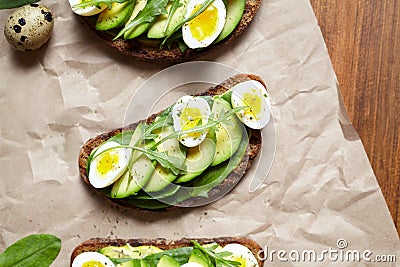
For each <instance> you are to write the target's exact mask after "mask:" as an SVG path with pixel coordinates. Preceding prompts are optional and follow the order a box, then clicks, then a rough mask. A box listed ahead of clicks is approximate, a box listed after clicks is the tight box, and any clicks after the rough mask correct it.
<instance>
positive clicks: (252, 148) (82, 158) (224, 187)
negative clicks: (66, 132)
mask: <svg viewBox="0 0 400 267" xmlns="http://www.w3.org/2000/svg"><path fill="white" fill-rule="evenodd" d="M247 80H256V81H259V82H260V83H262V84H263V85H264V86H265V84H264V81H263V80H262V79H261V78H260V77H258V76H256V75H253V74H239V75H236V76H234V77H231V78H229V79H227V80H225V81H224V82H222V83H221V84H219V85H216V86H214V87H211V88H210V89H208V90H207V91H205V92H203V93H201V94H198V95H203V96H206V95H208V96H214V95H221V94H223V93H225V92H226V91H228V90H229V89H230V88H232V87H233V86H234V85H236V84H238V83H240V82H243V81H247ZM161 112H162V111H160V112H159V113H156V114H153V115H151V116H150V117H149V118H148V119H147V120H145V122H146V123H151V122H152V121H153V120H154V119H155V118H156V116H157V115H159V114H160V113H161ZM141 122H144V121H139V122H136V123H133V124H130V125H128V126H126V127H125V128H118V129H115V130H112V131H110V132H107V133H103V134H100V135H98V136H96V137H94V138H92V139H90V140H88V141H87V142H86V143H85V144H84V145H83V146H82V148H81V150H80V152H79V158H78V165H79V172H80V174H81V178H82V180H83V181H84V182H85V183H86V184H87V185H88V186H89V187H90V188H91V189H92V190H94V191H96V192H97V190H96V189H95V188H94V187H93V186H92V185H91V184H90V182H89V179H88V177H87V175H86V166H87V160H88V157H89V155H90V154H91V152H92V151H93V149H95V148H96V147H98V146H99V145H101V144H102V143H103V142H105V141H106V140H108V139H110V138H111V137H113V136H115V135H117V134H119V133H121V132H123V131H127V130H134V129H135V128H136V126H137V125H138V124H139V123H141ZM249 137H250V139H249V144H248V147H247V151H246V153H245V156H244V157H243V158H242V160H241V162H240V164H239V166H238V167H237V168H236V169H235V170H234V171H233V172H231V173H230V174H229V175H228V177H226V178H225V180H224V181H223V182H222V183H221V184H220V185H218V186H216V187H215V188H213V189H212V190H211V191H210V192H209V194H208V195H209V198H208V200H210V199H211V200H212V199H217V198H218V197H219V196H220V195H221V194H222V193H227V192H228V191H230V190H231V189H232V188H233V186H234V185H236V184H237V183H238V182H239V181H240V179H241V178H242V176H243V175H244V173H245V172H246V171H247V170H248V169H249V168H250V167H251V166H252V164H253V162H254V160H255V158H256V156H257V155H258V153H259V151H260V150H261V145H262V140H261V131H260V130H251V134H250V136H249ZM97 193H99V192H97ZM100 194H101V193H100ZM101 195H103V194H101ZM103 196H104V195H103ZM104 197H105V196H104ZM107 199H109V200H111V201H112V202H114V203H117V204H119V205H122V206H125V207H130V208H136V207H133V206H132V204H130V203H129V202H127V201H125V200H124V199H123V198H122V199H116V198H107ZM197 201H198V199H197V198H190V199H188V200H185V201H184V202H181V203H180V204H182V205H180V206H191V204H193V203H196V202H197ZM173 208H175V207H170V208H167V210H168V209H173ZM138 209H139V208H138ZM139 210H144V209H139ZM160 210H165V209H160ZM160 210H156V211H160Z"/></svg>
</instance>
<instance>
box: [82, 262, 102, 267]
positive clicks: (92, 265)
mask: <svg viewBox="0 0 400 267" xmlns="http://www.w3.org/2000/svg"><path fill="white" fill-rule="evenodd" d="M82 267H106V266H104V264H103V263H101V262H99V261H87V262H85V263H84V264H83V265H82Z"/></svg>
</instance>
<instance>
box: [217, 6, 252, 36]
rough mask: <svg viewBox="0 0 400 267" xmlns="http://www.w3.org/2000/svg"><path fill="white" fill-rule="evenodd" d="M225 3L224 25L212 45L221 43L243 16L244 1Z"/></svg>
mask: <svg viewBox="0 0 400 267" xmlns="http://www.w3.org/2000/svg"><path fill="white" fill-rule="evenodd" d="M227 2H228V3H227V5H226V20H225V25H224V27H223V28H222V32H221V33H220V34H219V36H218V38H217V39H216V40H215V41H214V43H218V42H220V41H222V40H223V39H225V38H226V37H227V36H228V35H229V34H231V33H232V32H233V30H234V29H235V28H236V26H237V25H238V24H239V22H240V20H241V19H242V16H243V12H244V8H245V5H246V0H227Z"/></svg>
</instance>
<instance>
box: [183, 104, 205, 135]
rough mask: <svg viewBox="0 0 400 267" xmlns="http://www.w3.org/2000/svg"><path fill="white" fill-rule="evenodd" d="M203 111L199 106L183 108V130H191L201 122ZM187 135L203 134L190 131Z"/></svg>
mask: <svg viewBox="0 0 400 267" xmlns="http://www.w3.org/2000/svg"><path fill="white" fill-rule="evenodd" d="M202 117H203V116H202V113H201V111H200V109H198V108H188V107H185V108H184V109H183V110H182V113H181V116H180V119H181V125H183V127H182V130H183V131H186V130H190V129H193V128H194V127H196V126H198V125H199V124H200V123H201V121H200V120H201V118H202ZM186 136H190V137H193V138H196V137H199V136H201V133H200V132H195V133H190V134H187V135H186Z"/></svg>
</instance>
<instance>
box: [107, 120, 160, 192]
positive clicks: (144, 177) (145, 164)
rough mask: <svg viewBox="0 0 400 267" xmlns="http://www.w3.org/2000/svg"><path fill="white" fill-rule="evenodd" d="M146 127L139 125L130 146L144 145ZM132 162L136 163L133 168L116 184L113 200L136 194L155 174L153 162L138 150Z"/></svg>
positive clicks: (113, 188) (112, 190) (134, 153)
mask: <svg viewBox="0 0 400 267" xmlns="http://www.w3.org/2000/svg"><path fill="white" fill-rule="evenodd" d="M144 127H145V126H144V124H139V125H138V127H136V129H135V132H134V133H133V134H132V137H131V141H130V143H129V145H131V146H134V145H137V146H141V145H144V144H140V141H141V140H140V137H141V136H142V132H143V129H144ZM132 160H133V161H134V163H133V164H132V166H131V167H130V168H129V169H128V170H127V171H126V172H125V174H124V175H123V176H122V177H121V178H120V179H119V180H117V181H116V182H115V183H114V185H113V187H112V189H111V197H112V198H123V197H127V196H130V195H134V194H136V193H137V192H138V191H139V190H140V189H142V188H143V186H144V185H145V184H146V183H147V182H148V180H149V178H150V176H151V175H152V174H153V171H154V167H153V164H152V162H151V160H150V159H149V158H148V157H146V156H145V155H143V154H142V153H141V152H139V151H138V150H135V151H134V152H133V153H132Z"/></svg>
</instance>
